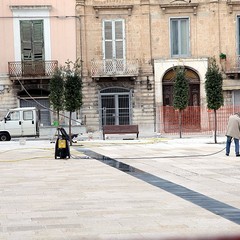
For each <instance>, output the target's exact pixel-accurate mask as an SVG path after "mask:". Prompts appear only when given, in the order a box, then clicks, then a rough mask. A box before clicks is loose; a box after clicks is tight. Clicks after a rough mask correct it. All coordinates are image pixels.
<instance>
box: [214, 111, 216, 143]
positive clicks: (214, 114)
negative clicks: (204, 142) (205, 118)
mask: <svg viewBox="0 0 240 240" xmlns="http://www.w3.org/2000/svg"><path fill="white" fill-rule="evenodd" d="M214 142H215V143H217V110H216V109H214Z"/></svg>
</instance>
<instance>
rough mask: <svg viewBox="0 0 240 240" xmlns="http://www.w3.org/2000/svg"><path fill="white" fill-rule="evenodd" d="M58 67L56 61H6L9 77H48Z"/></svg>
mask: <svg viewBox="0 0 240 240" xmlns="http://www.w3.org/2000/svg"><path fill="white" fill-rule="evenodd" d="M57 67H58V61H55V60H54V61H18V62H8V73H9V77H10V79H12V80H14V79H19V78H20V79H36V78H41V79H42V78H46V79H48V78H49V77H51V76H52V75H53V72H54V70H55V69H56V68H57Z"/></svg>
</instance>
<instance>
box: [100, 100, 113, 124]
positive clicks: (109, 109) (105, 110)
mask: <svg viewBox="0 0 240 240" xmlns="http://www.w3.org/2000/svg"><path fill="white" fill-rule="evenodd" d="M101 100H102V124H103V125H114V124H115V97H114V95H112V96H102V99H101Z"/></svg>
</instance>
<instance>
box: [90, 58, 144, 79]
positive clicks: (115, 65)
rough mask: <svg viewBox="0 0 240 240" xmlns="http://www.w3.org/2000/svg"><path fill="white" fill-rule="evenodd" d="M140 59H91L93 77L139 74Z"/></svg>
mask: <svg viewBox="0 0 240 240" xmlns="http://www.w3.org/2000/svg"><path fill="white" fill-rule="evenodd" d="M138 72H139V66H138V60H137V59H135V60H126V59H106V60H94V59H93V60H92V61H91V76H92V77H96V78H98V77H125V76H138Z"/></svg>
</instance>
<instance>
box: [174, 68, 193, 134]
mask: <svg viewBox="0 0 240 240" xmlns="http://www.w3.org/2000/svg"><path fill="white" fill-rule="evenodd" d="M175 74H176V78H175V80H174V85H173V107H174V109H178V110H179V115H178V123H179V135H180V138H182V111H183V110H184V109H185V108H186V107H187V106H188V101H189V83H188V81H187V79H186V77H185V69H184V68H183V67H177V68H176V70H175Z"/></svg>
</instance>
